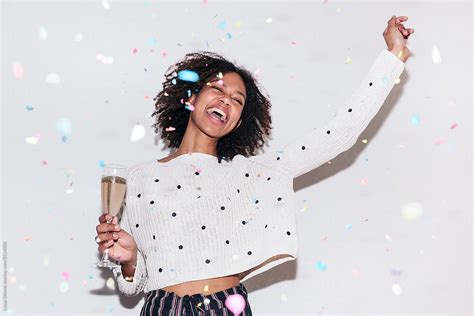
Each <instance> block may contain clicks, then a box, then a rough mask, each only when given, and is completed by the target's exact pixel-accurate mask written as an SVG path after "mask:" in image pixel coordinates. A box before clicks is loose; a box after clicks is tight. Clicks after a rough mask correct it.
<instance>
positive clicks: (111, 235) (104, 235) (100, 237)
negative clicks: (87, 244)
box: [95, 232, 119, 243]
mask: <svg viewBox="0 0 474 316" xmlns="http://www.w3.org/2000/svg"><path fill="white" fill-rule="evenodd" d="M118 238H119V232H116V233H102V234H99V235H97V236H96V237H95V241H96V243H101V242H104V241H109V240H117V239H118Z"/></svg>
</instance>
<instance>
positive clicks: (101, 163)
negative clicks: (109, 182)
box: [99, 159, 105, 168]
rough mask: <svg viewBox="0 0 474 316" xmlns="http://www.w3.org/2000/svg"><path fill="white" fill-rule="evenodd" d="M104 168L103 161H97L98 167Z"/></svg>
mask: <svg viewBox="0 0 474 316" xmlns="http://www.w3.org/2000/svg"><path fill="white" fill-rule="evenodd" d="M104 166H105V161H103V160H102V159H101V160H99V167H101V168H104Z"/></svg>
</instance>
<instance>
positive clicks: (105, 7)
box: [102, 0, 110, 10]
mask: <svg viewBox="0 0 474 316" xmlns="http://www.w3.org/2000/svg"><path fill="white" fill-rule="evenodd" d="M102 6H103V7H104V9H106V10H109V9H110V4H109V2H108V1H107V0H103V1H102Z"/></svg>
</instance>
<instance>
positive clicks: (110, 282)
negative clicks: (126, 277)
mask: <svg viewBox="0 0 474 316" xmlns="http://www.w3.org/2000/svg"><path fill="white" fill-rule="evenodd" d="M105 285H106V286H107V287H108V288H109V289H111V290H115V280H114V279H113V278H108V279H107V282H106V283H105Z"/></svg>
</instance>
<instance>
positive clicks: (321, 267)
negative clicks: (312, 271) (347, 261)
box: [316, 261, 327, 270]
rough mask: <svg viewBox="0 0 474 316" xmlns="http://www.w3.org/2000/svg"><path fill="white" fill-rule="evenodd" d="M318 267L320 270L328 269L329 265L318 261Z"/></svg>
mask: <svg viewBox="0 0 474 316" xmlns="http://www.w3.org/2000/svg"><path fill="white" fill-rule="evenodd" d="M316 268H317V269H318V270H326V268H327V266H326V264H325V263H324V262H322V261H318V262H316Z"/></svg>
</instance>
